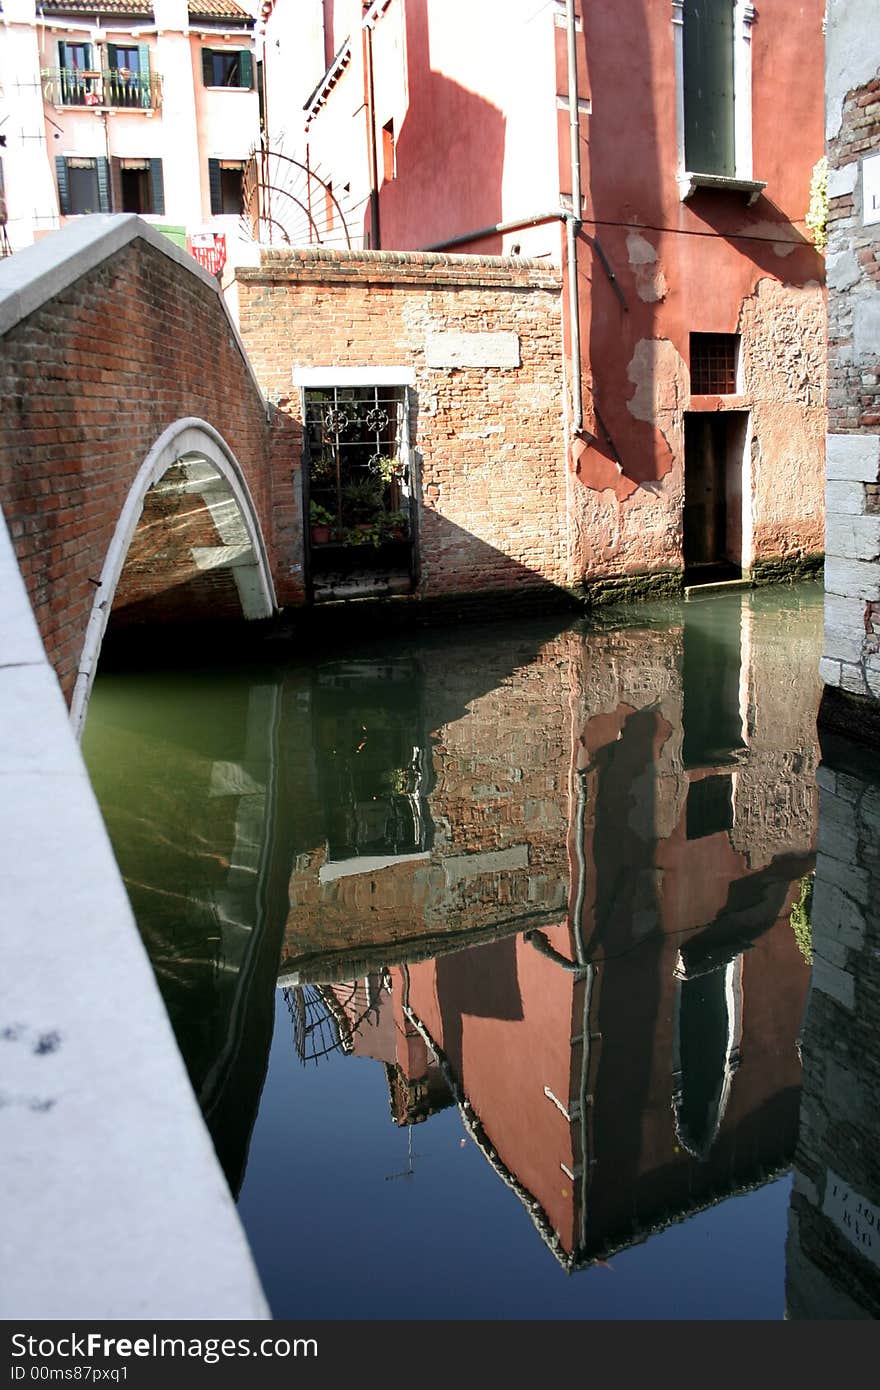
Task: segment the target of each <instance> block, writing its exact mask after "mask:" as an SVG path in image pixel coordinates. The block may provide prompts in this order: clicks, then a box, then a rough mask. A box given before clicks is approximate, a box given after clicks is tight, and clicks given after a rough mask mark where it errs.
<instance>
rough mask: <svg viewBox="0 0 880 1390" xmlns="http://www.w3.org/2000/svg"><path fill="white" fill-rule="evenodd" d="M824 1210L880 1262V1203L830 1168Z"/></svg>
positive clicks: (874, 1261) (859, 1247)
mask: <svg viewBox="0 0 880 1390" xmlns="http://www.w3.org/2000/svg"><path fill="white" fill-rule="evenodd" d="M822 1211H823V1213H824V1215H825V1216H827V1217H829V1218H830V1220H831V1221H833V1222H834V1225H835V1226H836V1227H837V1229H838V1230H839V1231H841V1232H842V1233H843V1235H845V1236H846V1238H847V1240H848V1241H851V1242H852V1244H853V1245H854V1246H855V1247H856V1249H857V1250H859V1251H860V1252H861V1253H862V1254H863V1255H864V1257H865V1259H866V1260H870V1261H871V1263H872V1264H875V1265H878V1266H880V1207H876V1206H875V1205H874V1203H873V1202H869V1201H868V1200H867V1198H866V1197H861V1196H859V1194H858V1192H856V1191H854V1189H853V1188H851V1187H850V1185H849V1183H846V1182H844V1181H843V1178H839V1177H838V1176H837V1174H836V1173H834V1172H832V1170H831V1169H830V1168H829V1169H828V1173H827V1175H826V1180H825V1201H824V1202H823V1204H822Z"/></svg>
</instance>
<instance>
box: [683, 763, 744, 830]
mask: <svg viewBox="0 0 880 1390" xmlns="http://www.w3.org/2000/svg"><path fill="white" fill-rule="evenodd" d="M732 828H733V781H732V780H731V778H730V777H701V778H700V779H699V780H698V781H696V782H691V784H690V786H689V787H688V797H687V832H686V833H687V838H688V839H689V840H702V839H703V838H704V837H705V836H706V835H717V834H718V833H719V831H723V830H731V829H732Z"/></svg>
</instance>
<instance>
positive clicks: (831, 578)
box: [821, 0, 880, 728]
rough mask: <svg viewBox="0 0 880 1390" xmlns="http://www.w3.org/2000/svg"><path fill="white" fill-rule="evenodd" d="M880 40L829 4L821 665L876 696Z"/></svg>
mask: <svg viewBox="0 0 880 1390" xmlns="http://www.w3.org/2000/svg"><path fill="white" fill-rule="evenodd" d="M878 48H880V16H878V14H877V12H876V9H875V8H874V7H871V6H866V5H864V4H856V5H843V4H841V3H839V0H838V3H834V4H831V5H829V12H828V78H829V86H828V98H827V117H828V137H829V140H828V166H829V168H828V355H829V360H828V387H829V395H828V431H829V433H828V441H827V484H826V512H827V543H826V550H827V554H828V560H827V565H826V572H825V573H826V579H825V585H826V590H827V598H826V605H825V645H824V657H823V660H822V663H821V672H822V677H823V679H824V680H825V682H826V683H827V685H828V686H830V687H834V688H836V689H839V690H842V691H844V692H847V693H849V694H852V695H855V696H869V697H873V699H875V700H876V699H878V698H880V620H878V615H880V505H878V498H880V486H878V484H880V214H878V212H877V209H876V207H872V206H871V189H872V186H873V184H872V171H873V174H874V176H876V174H877V171H878V170H880V69H878V68H877V66H876V54H877V52H878ZM872 54H873V62H871V61H869V57H870V55H872ZM826 705H827V702H826ZM825 708H826V707H825V706H823V711H824V710H825ZM856 722H857V723H858V722H859V721H856ZM862 727H863V728H864V725H862Z"/></svg>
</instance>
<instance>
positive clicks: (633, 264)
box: [626, 232, 669, 304]
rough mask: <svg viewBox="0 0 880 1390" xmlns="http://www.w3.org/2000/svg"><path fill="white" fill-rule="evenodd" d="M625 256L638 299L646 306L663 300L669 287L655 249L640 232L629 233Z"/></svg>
mask: <svg viewBox="0 0 880 1390" xmlns="http://www.w3.org/2000/svg"><path fill="white" fill-rule="evenodd" d="M626 254H627V257H628V259H629V264H630V268H631V269H632V272H633V275H634V277H635V282H636V293H637V295H638V296H639V299H642V300H644V302H645V303H646V304H656V303H658V302H659V301H660V300H661V299H665V298H666V295H667V293H668V291H669V286H668V284H667V281H666V276H665V274H664V273H663V268H662V267H661V265H660V264H659V260H658V256H657V249H656V247H654V246H652V245H651V243H650V241H648V239H647V237H643V236H642V234H641V232H630V233H629V234H628V235H627V238H626Z"/></svg>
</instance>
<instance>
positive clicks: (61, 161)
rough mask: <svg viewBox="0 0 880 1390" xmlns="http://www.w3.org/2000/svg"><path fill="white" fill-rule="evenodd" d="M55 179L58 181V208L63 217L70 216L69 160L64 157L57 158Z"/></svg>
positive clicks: (58, 155)
mask: <svg viewBox="0 0 880 1390" xmlns="http://www.w3.org/2000/svg"><path fill="white" fill-rule="evenodd" d="M55 177H56V178H57V180H58V206H59V207H60V209H61V213H62V216H64V217H69V216H70V184H69V182H68V179H67V160H66V159H65V158H64V155H61V154H56V156H55Z"/></svg>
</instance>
